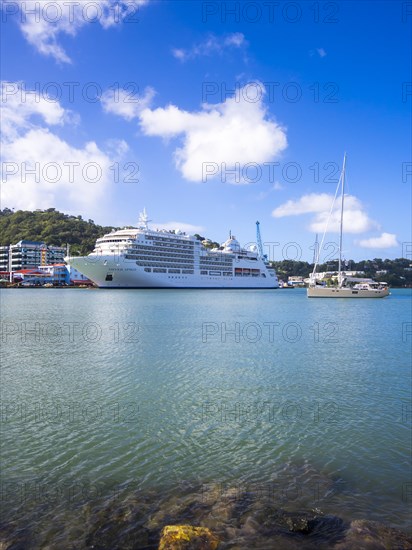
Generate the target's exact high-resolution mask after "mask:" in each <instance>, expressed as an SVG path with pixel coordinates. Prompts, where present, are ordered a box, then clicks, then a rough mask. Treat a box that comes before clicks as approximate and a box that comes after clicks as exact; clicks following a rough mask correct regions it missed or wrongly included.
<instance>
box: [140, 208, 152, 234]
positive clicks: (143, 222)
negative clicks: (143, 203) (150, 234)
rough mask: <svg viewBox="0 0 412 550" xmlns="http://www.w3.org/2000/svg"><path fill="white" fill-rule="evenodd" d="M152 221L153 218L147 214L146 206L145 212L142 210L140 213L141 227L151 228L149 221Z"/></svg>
mask: <svg viewBox="0 0 412 550" xmlns="http://www.w3.org/2000/svg"><path fill="white" fill-rule="evenodd" d="M151 221H152V220H149V216H148V215H147V212H146V207H145V208H143V212H140V214H139V222H138V223H139V227H140V228H142V229H149V227H148V223H149V222H151Z"/></svg>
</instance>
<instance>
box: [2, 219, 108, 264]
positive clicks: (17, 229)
mask: <svg viewBox="0 0 412 550" xmlns="http://www.w3.org/2000/svg"><path fill="white" fill-rule="evenodd" d="M112 229H113V228H112V227H102V226H100V225H96V224H95V223H94V221H93V220H87V221H86V220H83V219H82V217H81V216H69V215H67V214H63V213H62V212H58V211H57V210H55V209H54V208H48V209H47V210H36V211H34V212H31V211H27V210H17V211H16V212H13V211H12V210H10V209H8V208H5V209H3V210H0V245H7V244H15V243H17V242H18V241H20V240H22V239H27V240H30V241H44V242H45V243H46V244H48V245H56V246H66V244H69V245H70V253H71V254H75V255H76V254H87V253H89V252H91V251H92V250H93V248H94V244H95V242H96V239H97V238H98V237H101V236H103V235H104V234H105V233H108V232H110V231H111V230H112Z"/></svg>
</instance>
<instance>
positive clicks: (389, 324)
mask: <svg viewBox="0 0 412 550" xmlns="http://www.w3.org/2000/svg"><path fill="white" fill-rule="evenodd" d="M411 303H412V302H411V292H410V291H409V290H392V294H391V296H390V297H389V298H386V299H380V300H339V299H335V300H316V299H312V300H309V299H307V298H306V292H305V291H304V290H301V289H293V290H277V291H267V290H261V291H253V290H251V291H244V290H234V291H225V290H219V291H213V290H207V291H198V290H187V291H181V290H180V291H173V290H161V291H157V290H153V291H140V290H130V291H129V290H118V291H113V290H71V289H61V290H58V289H39V290H37V289H25V290H13V289H6V290H2V291H1V313H2V340H3V341H2V370H1V382H2V384H1V386H2V389H1V392H2V394H1V401H2V404H1V407H2V408H1V420H2V422H1V460H2V469H1V480H2V493H1V494H2V497H1V504H2V507H3V514H4V518H5V519H6V520H9V519H10V518H13V523H12V524H13V526H14V528H15V529H22V528H23V527H24V528H27V526H30V524H31V523H32V524H33V525H34V524H35V525H36V529H37V531H40V532H44V533H46V534H47V537H49V540H54V539H53V537H56V536H57V535H56V533H54V532H53V525H54V526H55V530H56V531H58V529H60V530H61V533H63V531H62V529H64V530H65V531H64V537H65V540H66V541H68V542H70V543H72V544H74V545H75V544H76V540H77V538H76V537H79V536H80V535H79V533H80V530H81V526H80V525H77V524H76V521H78V520H76V518H77V517H78V515H76V510H77V509H78V507H80V506H85V505H90V506H91V507H92V506H93V505H94V503H102V502H104V501H105V500H108V499H113V498H117V497H119V498H120V497H121V498H123V496H125V495H127V493H128V492H133V491H135V490H139V491H142V492H143V493H144V492H148V493H149V492H153V494H157V495H158V498H159V499H161V498H167V497H172V496H173V497H176V498H178V497H179V494H180V491H183V490H184V488H185V487H187V486H188V485H189V484H193V485H197V486H203V487H209V488H210V487H213V488H215V489H216V487H221V490H222V493H223V492H224V490H225V489H224V488H227V487H232V488H233V487H241V488H242V489H243V488H246V489H247V490H248V491H249V492H250V494H252V495H254V496H255V497H256V498H259V494H262V493H263V492H265V493H267V494H270V495H271V496H272V498H273V499H274V500H275V501H279V502H280V503H282V506H284V507H285V508H288V509H290V510H301V509H318V510H321V511H323V512H324V513H327V514H336V515H339V516H340V517H342V518H344V519H353V518H367V519H372V520H378V521H382V522H385V523H387V524H388V525H391V526H393V527H398V528H401V529H404V530H408V529H409V521H410V512H411V508H410V503H411V500H412V496H411V495H412V491H411V487H412V485H411V481H412V480H411V469H410V455H411V435H410V434H411V432H410V430H411V418H412V410H411V342H412V334H411V330H412V328H411ZM51 519H52V520H53V521H51ZM63 525H64V527H62V526H63ZM62 536H63V535H62ZM63 546H64V545H63ZM65 547H69V546H68V545H67V546H65Z"/></svg>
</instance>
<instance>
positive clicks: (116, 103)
mask: <svg viewBox="0 0 412 550" xmlns="http://www.w3.org/2000/svg"><path fill="white" fill-rule="evenodd" d="M155 95H156V92H155V91H154V89H153V88H150V87H147V88H145V91H144V95H143V96H142V97H138V96H136V95H135V94H134V93H132V92H130V91H127V90H124V89H120V90H114V89H110V90H107V91H106V92H104V93H103V94H102V98H101V102H102V105H103V110H104V111H105V112H106V113H113V114H115V115H119V116H121V117H123V118H125V119H126V120H133V119H134V118H136V117H138V116H139V114H140V113H141V111H142V110H143V109H146V108H148V107H149V106H150V104H151V102H152V100H153V98H154V96H155Z"/></svg>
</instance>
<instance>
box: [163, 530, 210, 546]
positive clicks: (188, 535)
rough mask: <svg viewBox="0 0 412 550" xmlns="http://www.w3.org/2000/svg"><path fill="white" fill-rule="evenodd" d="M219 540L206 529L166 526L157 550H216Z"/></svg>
mask: <svg viewBox="0 0 412 550" xmlns="http://www.w3.org/2000/svg"><path fill="white" fill-rule="evenodd" d="M218 544H219V539H218V538H217V537H216V536H215V535H214V534H213V533H212V532H211V531H210V530H209V529H207V528H206V527H192V526H191V525H166V527H164V528H163V530H162V535H161V539H160V544H159V550H216V548H217V547H218Z"/></svg>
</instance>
